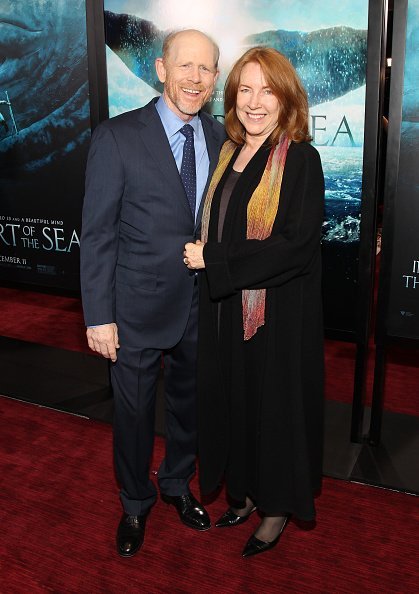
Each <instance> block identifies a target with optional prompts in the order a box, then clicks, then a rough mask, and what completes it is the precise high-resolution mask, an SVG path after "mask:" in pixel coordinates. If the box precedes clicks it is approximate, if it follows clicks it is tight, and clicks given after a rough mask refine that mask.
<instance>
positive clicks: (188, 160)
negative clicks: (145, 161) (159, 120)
mask: <svg viewBox="0 0 419 594" xmlns="http://www.w3.org/2000/svg"><path fill="white" fill-rule="evenodd" d="M179 132H181V133H182V134H183V135H184V136H185V138H186V140H185V143H184V145H183V157H182V165H181V167H180V178H181V180H182V183H183V187H184V188H185V192H186V196H187V198H188V202H189V206H190V207H191V211H192V214H193V216H194V218H195V204H196V168H195V145H194V140H193V128H192V126H191V125H190V124H185V125H184V126H183V127H182V128H181V129H180V130H179Z"/></svg>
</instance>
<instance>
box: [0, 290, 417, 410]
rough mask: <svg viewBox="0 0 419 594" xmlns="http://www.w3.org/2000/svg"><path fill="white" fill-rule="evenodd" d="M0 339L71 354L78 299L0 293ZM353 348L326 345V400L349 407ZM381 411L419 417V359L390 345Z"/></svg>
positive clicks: (80, 333) (78, 324) (76, 339)
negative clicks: (61, 350) (50, 347)
mask: <svg viewBox="0 0 419 594" xmlns="http://www.w3.org/2000/svg"><path fill="white" fill-rule="evenodd" d="M0 308H1V312H2V315H1V318H0V335H2V336H8V337H10V338H17V339H20V340H27V341H31V342H38V343H40V344H44V345H47V346H53V347H58V348H64V349H69V350H75V351H84V352H91V351H89V349H88V347H87V345H86V337H85V328H84V324H83V316H82V309H81V304H80V299H77V298H71V297H57V296H54V295H44V294H41V293H36V292H34V291H22V290H18V289H6V288H0ZM373 357H374V352H373V348H372V347H371V355H370V362H369V376H368V390H367V394H368V395H371V389H372V369H373V363H374V361H373ZM354 358H355V346H354V345H353V344H350V343H345V342H340V341H333V340H327V341H326V398H328V399H329V400H337V401H339V402H348V403H350V402H352V391H353V373H354ZM384 405H385V408H386V409H387V410H389V411H392V412H399V413H404V414H408V415H419V356H418V351H417V350H416V351H415V350H404V349H401V348H400V347H395V346H393V347H392V348H391V350H390V352H389V357H388V366H387V382H386V392H385V400H384Z"/></svg>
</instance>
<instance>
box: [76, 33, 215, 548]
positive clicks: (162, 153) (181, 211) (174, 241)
mask: <svg viewBox="0 0 419 594" xmlns="http://www.w3.org/2000/svg"><path fill="white" fill-rule="evenodd" d="M217 64H218V48H217V47H216V46H215V44H214V43H213V42H212V41H211V40H210V39H209V38H208V37H207V36H206V35H204V34H203V33H201V32H200V31H196V30H186V31H180V32H177V33H173V34H171V35H169V36H168V37H167V38H166V40H165V42H164V45H163V57H162V58H158V59H157V60H156V70H157V75H158V77H159V79H160V80H161V82H162V83H163V85H164V90H163V95H162V96H161V97H160V98H159V99H158V100H153V101H151V102H150V103H149V104H148V105H146V106H145V107H144V108H141V109H137V110H134V111H132V112H128V113H125V114H122V115H120V116H118V117H116V118H113V119H111V120H108V121H106V122H104V123H102V124H101V125H100V126H98V127H97V129H96V130H95V133H94V135H93V138H92V145H91V148H90V153H89V159H88V166H87V173H86V195H85V204H84V209H83V230H82V238H81V283H82V296H83V307H84V313H85V321H86V325H87V326H88V330H87V338H88V342H89V346H90V348H92V349H93V350H94V351H97V352H98V353H101V354H102V355H103V356H104V357H107V358H109V359H111V361H112V362H113V364H112V368H111V377H112V386H113V390H114V397H115V418H114V453H115V466H116V472H117V476H118V479H119V481H120V484H121V500H122V504H123V507H124V513H123V515H122V518H121V521H120V524H119V527H118V532H117V548H118V552H119V554H120V555H122V556H131V555H133V554H134V553H135V552H136V551H138V550H139V548H140V547H141V545H142V542H143V539H144V530H145V522H146V516H147V513H148V511H149V510H150V508H151V506H152V505H153V503H154V502H155V500H156V488H155V486H154V484H153V483H152V481H151V480H150V478H149V464H150V457H151V452H152V447H153V440H154V404H155V391H156V382H157V376H158V374H159V370H160V366H161V353H162V352H163V353H164V376H165V405H166V456H165V459H164V460H163V462H162V464H161V466H160V469H159V472H158V483H159V488H160V492H161V495H162V499H163V500H164V501H165V502H167V503H170V504H172V505H174V506H175V508H176V510H177V512H178V514H179V517H180V519H181V521H182V522H183V523H184V524H186V525H187V526H189V527H191V528H195V529H197V530H206V529H208V528H209V527H210V521H209V517H208V514H207V512H206V511H205V509H204V508H203V507H202V505H201V504H200V503H199V502H198V501H197V500H196V499H195V497H194V496H193V495H192V493H191V492H190V490H189V487H188V483H189V481H190V479H191V477H192V475H193V474H194V471H195V450H196V427H195V422H196V419H195V416H196V413H195V358H196V339H197V286H196V276H195V274H194V273H193V271H189V270H188V269H187V268H186V266H185V265H184V263H183V260H182V252H183V248H184V244H185V243H186V242H187V241H191V239H193V238H195V237H196V235H197V229H198V227H199V221H200V214H201V210H202V202H201V198H202V196H203V194H204V191H205V188H206V186H207V184H208V181H209V179H210V177H211V174H212V172H213V171H214V168H215V166H216V163H217V159H218V153H219V150H220V148H221V144H222V142H223V141H224V130H223V128H222V126H221V125H220V124H219V123H217V122H216V121H215V120H214V119H213V118H211V117H210V116H208V115H207V114H204V113H201V112H200V109H201V108H202V106H203V105H204V103H206V102H207V101H208V99H209V98H210V96H211V93H212V91H213V88H214V84H215V81H216V80H217V76H218V68H217ZM185 124H189V127H185ZM181 129H182V131H180V130H181ZM191 159H192V161H191Z"/></svg>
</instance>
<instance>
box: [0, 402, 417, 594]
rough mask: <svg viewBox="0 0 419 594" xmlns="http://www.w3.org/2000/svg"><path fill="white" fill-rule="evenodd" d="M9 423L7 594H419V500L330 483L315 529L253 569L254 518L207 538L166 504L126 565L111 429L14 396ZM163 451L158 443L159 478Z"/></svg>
mask: <svg viewBox="0 0 419 594" xmlns="http://www.w3.org/2000/svg"><path fill="white" fill-rule="evenodd" d="M0 422H1V427H2V431H1V435H0V486H1V491H0V499H1V505H0V521H1V531H2V547H1V549H0V591H1V592H2V593H5V594H20V593H22V594H27V593H30V594H38V593H51V592H55V593H60V594H61V593H77V594H81V593H89V594H94V593H105V594H113V593H115V594H122V593H124V594H125V593H134V592H135V593H141V594H155V593H168V594H169V593H170V594H181V593H182V594H188V593H200V594H206V593H207V592H211V593H214V594H218V593H219V594H228V593H240V594H242V593H258V594H261V593H263V594H270V593H287V594H288V593H298V594H305V593H310V594H311V593H313V594H315V593H333V594H335V593H338V594H346V593H348V594H349V593H350V594H358V593H359V594H361V593H362V594H365V593H371V592H380V593H383V594H385V593H392V594H396V593H400V594H410V593H412V594H413V593H414V592H417V584H418V583H419V572H418V565H417V558H418V553H419V539H418V532H417V530H418V527H419V509H418V499H417V498H415V497H413V496H408V495H404V494H401V493H395V492H392V491H386V490H382V489H377V488H372V487H367V486H364V485H359V484H354V483H347V482H343V481H337V480H333V479H325V480H324V486H323V491H322V493H321V495H320V496H319V498H318V500H317V511H318V519H317V525H316V527H315V528H314V529H311V528H310V527H309V526H302V525H298V524H297V523H295V522H291V523H290V524H289V526H288V527H287V529H286V531H285V532H284V535H283V537H282V539H281V541H280V543H279V545H278V546H277V547H276V548H275V549H274V550H272V551H270V552H269V553H267V554H265V555H262V556H259V557H254V558H251V559H247V560H243V559H242V558H241V557H240V552H241V549H242V547H243V545H244V542H245V541H246V540H247V538H248V536H249V534H250V533H251V532H252V531H253V530H254V529H255V527H256V525H257V521H258V520H257V517H256V516H254V517H252V518H251V519H250V520H249V522H247V523H246V524H243V525H242V526H239V527H237V528H235V529H231V530H228V529H226V530H219V529H218V530H217V529H211V530H210V531H208V532H205V533H198V532H195V531H193V530H190V529H188V528H185V527H184V526H183V525H181V524H180V523H179V521H178V519H177V516H176V515H175V512H174V510H173V508H169V507H167V506H165V504H163V503H162V502H161V501H158V503H157V504H156V506H155V508H154V509H153V511H152V514H151V516H150V519H149V522H148V525H147V531H146V540H145V544H144V547H143V550H142V551H141V553H140V554H139V555H137V556H136V557H134V558H132V559H121V558H119V557H118V556H117V554H116V552H115V547H114V533H115V529H116V526H117V523H118V520H119V515H120V507H119V503H118V494H117V487H116V484H115V481H114V476H113V468H112V454H111V450H112V438H111V428H110V426H109V425H106V424H102V423H99V422H97V421H96V422H95V421H89V420H87V419H84V418H80V417H75V416H70V415H67V414H64V413H60V412H57V411H53V410H50V409H45V408H40V407H37V406H35V405H32V404H26V403H21V402H18V401H16V400H11V399H8V398H4V397H1V398H0ZM163 448H164V444H163V442H162V440H161V439H157V440H156V445H155V456H154V461H153V465H152V469H153V470H155V469H157V467H158V463H159V460H160V459H161V457H162V453H163ZM196 489H197V487H196V481H194V483H193V490H195V492H196ZM224 508H225V502H224V498H223V496H222V495H221V496H220V497H219V498H218V499H217V500H215V501H213V502H211V503H210V504H209V505H208V510H209V513H210V515H211V517H212V519H216V518H217V517H218V516H219V515H220V514H221V513H222V512H223V511H224Z"/></svg>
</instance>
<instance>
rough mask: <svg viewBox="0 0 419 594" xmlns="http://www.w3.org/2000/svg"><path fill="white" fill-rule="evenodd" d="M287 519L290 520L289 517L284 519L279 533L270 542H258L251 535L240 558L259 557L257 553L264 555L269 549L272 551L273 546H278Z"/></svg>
mask: <svg viewBox="0 0 419 594" xmlns="http://www.w3.org/2000/svg"><path fill="white" fill-rule="evenodd" d="M289 519H290V516H287V517H286V518H285V521H284V523H283V524H282V527H281V531H280V533H279V534H278V536H277V537H276V538H274V540H272V541H271V542H265V541H264V540H259V539H258V538H256V536H255V535H254V534H252V536H251V537H250V538H249V540H248V541H247V543H246V546H245V547H244V549H243V552H242V557H251V556H252V555H259V553H264V552H265V551H269V550H270V549H273V548H274V546H275V545H276V544H278V541H279V539H280V537H281V534H282V533H283V532H284V528H285V526H286V525H287V523H288V520H289Z"/></svg>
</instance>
